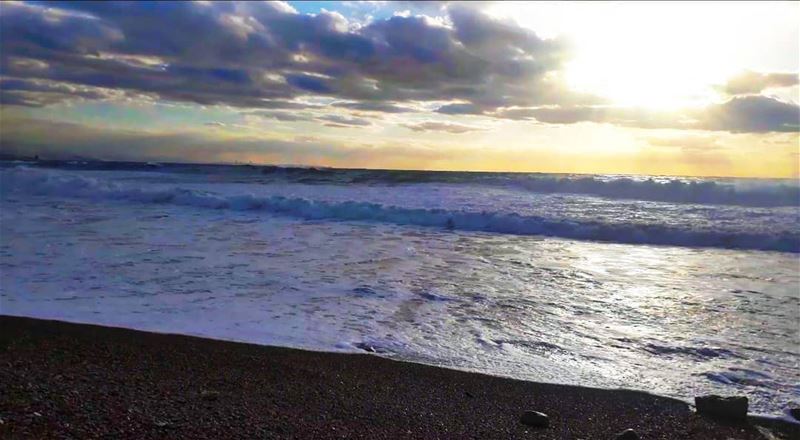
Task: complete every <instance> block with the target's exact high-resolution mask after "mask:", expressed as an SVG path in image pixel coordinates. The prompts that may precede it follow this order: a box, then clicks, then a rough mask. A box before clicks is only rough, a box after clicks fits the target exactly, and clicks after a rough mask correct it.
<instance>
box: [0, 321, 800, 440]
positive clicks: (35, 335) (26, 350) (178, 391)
mask: <svg viewBox="0 0 800 440" xmlns="http://www.w3.org/2000/svg"><path fill="white" fill-rule="evenodd" d="M0 390H1V391H0V438H4V439H5V438H11V439H16V438H25V439H28V438H30V439H34V438H35V439H39V438H42V439H47V438H99V437H103V438H129V439H150V438H193V439H194V438H197V439H206V438H208V439H216V438H320V439H333V438H337V439H341V438H364V439H396V438H418V439H436V438H441V439H445V438H452V439H466V438H474V439H489V438H502V439H508V438H517V439H526V438H530V439H609V438H614V436H615V434H616V433H618V432H620V431H623V430H625V429H628V428H632V429H634V430H636V432H637V433H638V434H639V435H640V437H641V438H643V439H729V438H730V439H740V440H747V439H765V438H769V435H773V434H774V435H775V436H776V437H775V438H800V430H798V429H797V427H796V426H795V427H793V426H789V425H786V424H781V425H780V426H782V428H780V429H778V430H775V431H773V434H764V433H763V432H764V431H765V429H766V428H764V427H760V426H756V425H755V424H754V422H753V421H752V420H751V421H750V422H748V423H742V424H726V423H721V422H718V421H714V420H711V419H707V418H705V417H702V416H699V415H696V414H695V413H694V412H693V411H692V409H691V408H690V407H689V406H688V405H686V404H685V403H683V402H680V401H677V400H672V399H668V398H663V397H657V396H652V395H649V394H646V393H641V392H634V391H625V390H600V389H592V388H581V387H572V386H563V385H553V384H542V383H534V382H525V381H518V380H511V379H504V378H498V377H493V376H487V375H482V374H475V373H466V372H461V371H455V370H450V369H444V368H437V367H432V366H426V365H420V364H414V363H408V362H400V361H394V360H389V359H384V358H381V357H378V356H373V355H368V354H336V353H320V352H311V351H303V350H295V349H286V348H279V347H267V346H259V345H252V344H242V343H233V342H225V341H217V340H210V339H203V338H196V337H189V336H178V335H164V334H155V333H147V332H140V331H134V330H126V329H118V328H108V327H100V326H93V325H84V324H69V323H63V322H57V321H44V320H36V319H29V318H16V317H6V316H0ZM528 409H530V410H536V411H541V412H544V413H546V414H548V415H549V417H550V426H549V427H548V428H540V429H537V428H530V427H527V426H525V425H523V424H521V423H520V422H519V416H520V414H521V413H522V412H523V411H524V410H528ZM773 428H774V427H773Z"/></svg>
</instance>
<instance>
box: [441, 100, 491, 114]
mask: <svg viewBox="0 0 800 440" xmlns="http://www.w3.org/2000/svg"><path fill="white" fill-rule="evenodd" d="M483 112H484V110H483V109H482V108H481V106H479V105H476V104H471V103H466V104H464V103H457V104H446V105H443V106H441V107H439V108H438V109H436V113H442V114H444V115H481V114H483Z"/></svg>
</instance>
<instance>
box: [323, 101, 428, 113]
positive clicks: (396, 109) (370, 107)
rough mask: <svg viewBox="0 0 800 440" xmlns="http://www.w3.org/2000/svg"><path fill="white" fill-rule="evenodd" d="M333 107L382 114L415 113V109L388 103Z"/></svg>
mask: <svg viewBox="0 0 800 440" xmlns="http://www.w3.org/2000/svg"><path fill="white" fill-rule="evenodd" d="M333 106H334V107H342V108H347V109H351V110H360V111H368V112H380V113H408V112H413V111H414V109H413V108H410V107H403V106H399V105H395V104H392V103H388V102H335V103H333Z"/></svg>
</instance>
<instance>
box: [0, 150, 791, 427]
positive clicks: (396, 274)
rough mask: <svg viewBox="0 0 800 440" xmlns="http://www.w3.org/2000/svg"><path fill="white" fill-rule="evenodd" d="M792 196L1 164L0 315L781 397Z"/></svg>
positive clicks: (317, 173) (404, 175)
mask: <svg viewBox="0 0 800 440" xmlns="http://www.w3.org/2000/svg"><path fill="white" fill-rule="evenodd" d="M799 255H800V186H799V185H798V182H797V181H796V180H761V179H758V180H754V179H753V180H748V179H697V178H678V177H655V176H653V177H648V176H636V177H633V176H615V175H596V176H586V175H580V176H579V175H553V174H520V173H444V172H424V171H413V172H411V171H370V170H333V169H317V168H291V167H254V166H224V165H189V164H135V163H117V162H39V163H21V162H2V166H0V313H2V314H8V315H18V316H31V317H39V318H52V319H62V320H68V321H75V322H89V323H97V324H104V325H112V326H122V327H129V328H134V329H142V330H150V331H158V332H170V333H182V334H190V335H199V336H207V337H213V338H219V339H227V340H236V341H246V342H253V343H258V344H270V345H282V346H290V347H299V348H306V349H313V350H325V351H344V352H372V353H377V354H379V355H383V356H389V357H393V358H397V359H404V360H411V361H416V362H424V363H429V364H434V365H442V366H447V367H454V368H459V369H465V370H472V371H479V372H484V373H489V374H494V375H502V376H510V377H515V378H521V379H528V380H534V381H543V382H554V383H565V384H575V385H585V386H593V387H607V388H630V389H640V390H647V391H650V392H654V393H659V394H663V395H668V396H673V397H677V398H681V399H687V400H689V399H691V398H692V397H693V396H695V395H699V394H707V393H717V394H725V395H730V394H737V395H747V396H748V397H749V398H750V400H751V410H752V411H754V412H756V413H762V414H771V415H779V414H781V413H783V412H784V411H785V410H786V408H787V407H789V406H790V405H792V404H794V405H796V404H797V403H798V401H800V257H799Z"/></svg>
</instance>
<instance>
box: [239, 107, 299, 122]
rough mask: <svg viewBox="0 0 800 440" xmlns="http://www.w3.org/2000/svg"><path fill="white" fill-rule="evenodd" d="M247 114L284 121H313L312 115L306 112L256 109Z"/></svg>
mask: <svg viewBox="0 0 800 440" xmlns="http://www.w3.org/2000/svg"><path fill="white" fill-rule="evenodd" d="M245 115H254V116H259V117H262V118H266V119H275V120H276V121H282V122H297V121H313V120H314V118H313V117H312V116H311V115H308V114H305V113H297V112H288V111H280V110H256V111H252V112H248V113H245Z"/></svg>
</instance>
